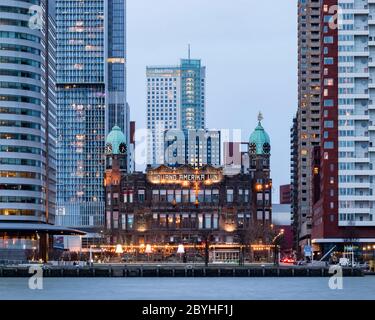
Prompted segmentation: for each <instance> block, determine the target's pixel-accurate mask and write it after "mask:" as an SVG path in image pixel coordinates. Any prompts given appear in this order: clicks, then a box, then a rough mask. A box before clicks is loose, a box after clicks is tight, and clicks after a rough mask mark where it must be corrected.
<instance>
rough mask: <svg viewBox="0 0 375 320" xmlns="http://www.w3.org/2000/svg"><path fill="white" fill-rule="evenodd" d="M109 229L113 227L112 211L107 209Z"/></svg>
mask: <svg viewBox="0 0 375 320" xmlns="http://www.w3.org/2000/svg"><path fill="white" fill-rule="evenodd" d="M107 229H111V211H107Z"/></svg>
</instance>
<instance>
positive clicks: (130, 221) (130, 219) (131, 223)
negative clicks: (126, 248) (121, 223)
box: [127, 214, 134, 229]
mask: <svg viewBox="0 0 375 320" xmlns="http://www.w3.org/2000/svg"><path fill="white" fill-rule="evenodd" d="M127 222H128V223H127V224H128V229H133V226H134V215H133V214H128V221H127Z"/></svg>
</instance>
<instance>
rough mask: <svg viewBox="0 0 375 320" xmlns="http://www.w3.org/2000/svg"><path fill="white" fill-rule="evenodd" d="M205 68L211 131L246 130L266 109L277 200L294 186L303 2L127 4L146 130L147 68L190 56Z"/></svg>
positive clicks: (141, 123) (131, 61)
mask: <svg viewBox="0 0 375 320" xmlns="http://www.w3.org/2000/svg"><path fill="white" fill-rule="evenodd" d="M188 44H190V45H191V57H192V58H197V59H202V63H203V65H205V66H206V99H207V100H206V126H207V128H216V129H241V130H242V140H243V141H248V139H249V136H250V134H251V132H252V131H253V130H254V128H255V127H256V125H257V115H258V113H259V111H261V112H262V114H263V116H264V120H263V122H262V123H263V127H264V128H265V129H266V131H267V132H268V133H269V135H270V138H271V146H272V153H271V177H272V179H273V188H274V193H273V196H274V198H273V202H274V203H277V202H278V195H279V192H278V188H279V185H282V184H288V183H290V127H291V125H292V119H293V115H294V114H295V112H296V109H297V4H296V0H294V1H291V0H274V1H255V0H230V1H228V0H128V1H127V47H128V57H127V67H128V70H127V72H128V73H127V77H128V97H127V99H128V102H129V104H130V108H131V119H132V120H135V121H136V126H137V127H138V128H145V127H146V106H147V105H146V66H147V65H165V64H166V65H176V64H178V63H179V60H180V58H185V57H187V52H188V49H187V48H188Z"/></svg>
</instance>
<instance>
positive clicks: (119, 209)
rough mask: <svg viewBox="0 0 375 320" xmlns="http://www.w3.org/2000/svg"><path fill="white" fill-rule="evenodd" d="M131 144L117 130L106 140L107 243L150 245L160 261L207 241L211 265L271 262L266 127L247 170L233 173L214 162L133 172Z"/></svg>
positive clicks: (254, 139) (253, 141)
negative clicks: (178, 248) (231, 261)
mask: <svg viewBox="0 0 375 320" xmlns="http://www.w3.org/2000/svg"><path fill="white" fill-rule="evenodd" d="M125 141H126V139H125V137H124V135H123V134H122V133H121V132H120V131H119V130H118V129H116V130H114V131H112V132H111V133H110V135H109V136H108V138H107V146H108V147H107V149H106V150H107V153H106V157H107V161H106V163H107V166H106V168H107V169H106V174H105V187H106V237H107V241H108V244H111V245H117V244H121V245H124V246H125V247H126V248H127V249H126V250H130V251H131V250H133V249H134V248H138V249H139V248H143V249H144V248H145V247H149V248H151V246H152V248H153V249H152V250H154V251H153V252H154V254H156V255H159V256H162V258H159V259H164V258H165V257H167V256H168V255H170V254H171V252H170V251H169V250H170V249H171V248H173V247H174V246H178V245H184V246H185V248H189V250H190V251H189V250H187V253H193V251H194V250H196V249H197V248H201V247H202V244H203V246H205V245H207V243H208V242H209V243H210V248H211V249H213V251H212V250H211V254H210V255H211V259H212V260H213V261H221V260H222V257H223V256H225V255H230V256H231V257H232V258H233V259H234V260H235V259H242V258H243V259H245V260H246V259H247V260H249V261H269V259H271V258H272V254H273V251H272V246H271V242H272V239H273V237H274V234H273V233H272V232H273V230H272V228H271V221H272V205H271V203H272V201H271V195H272V191H271V190H272V180H271V178H270V167H269V165H270V140H269V137H268V134H267V133H266V132H265V131H264V129H263V127H262V126H261V124H260V122H259V124H258V126H257V128H256V129H255V130H254V132H253V133H252V135H251V137H250V141H249V149H248V153H249V159H250V163H249V169H248V170H246V171H245V170H244V171H242V172H240V173H236V174H234V175H226V174H224V171H223V169H222V168H216V167H213V166H210V165H203V166H201V167H199V168H198V167H193V166H191V165H182V166H179V167H171V166H166V165H160V166H148V167H147V170H146V173H142V172H135V173H132V174H129V173H128V171H127V168H126V166H125V164H126V163H127V161H126V157H127V148H126V147H125V144H126V142H125ZM241 246H242V247H241ZM245 247H246V248H247V249H246V250H245V252H242V251H239V248H245ZM132 248H133V249H132ZM150 250H151V249H150ZM197 250H198V249H197ZM130 251H129V252H130ZM194 252H195V254H197V251H194ZM146 253H147V252H146ZM149 253H150V252H149ZM198 253H199V250H198ZM262 259H266V260H262ZM267 259H268V260H267ZM271 261H272V260H271Z"/></svg>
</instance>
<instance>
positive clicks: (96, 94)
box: [56, 0, 130, 229]
mask: <svg viewBox="0 0 375 320" xmlns="http://www.w3.org/2000/svg"><path fill="white" fill-rule="evenodd" d="M125 17H126V3H125V0H113V1H104V0H88V1H66V0H57V2H56V22H57V69H58V72H57V85H58V86H57V89H58V179H57V181H58V182H57V191H58V195H57V202H58V210H57V214H58V215H57V222H58V223H59V224H62V225H66V226H74V227H77V228H89V229H93V228H97V227H100V226H102V225H103V224H104V186H103V179H104V165H105V157H104V144H105V136H106V133H108V132H109V131H110V130H111V129H112V127H114V126H115V125H117V126H119V127H120V129H121V130H122V131H124V132H125V134H126V137H129V130H130V129H129V106H128V104H127V102H126V32H125V27H126V24H125V19H126V18H125Z"/></svg>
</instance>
